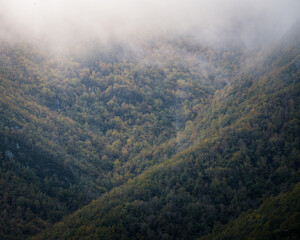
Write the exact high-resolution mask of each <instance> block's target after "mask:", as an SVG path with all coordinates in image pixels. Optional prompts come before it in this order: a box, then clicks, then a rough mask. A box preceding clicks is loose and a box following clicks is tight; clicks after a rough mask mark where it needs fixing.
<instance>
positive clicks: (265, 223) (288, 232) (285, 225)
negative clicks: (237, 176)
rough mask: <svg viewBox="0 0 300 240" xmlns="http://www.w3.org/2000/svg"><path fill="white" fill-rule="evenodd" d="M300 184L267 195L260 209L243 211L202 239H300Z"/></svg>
mask: <svg viewBox="0 0 300 240" xmlns="http://www.w3.org/2000/svg"><path fill="white" fill-rule="evenodd" d="M299 199H300V184H299V183H298V184H296V186H295V187H294V188H293V190H292V191H290V192H287V193H280V194H279V195H278V196H276V197H270V198H267V199H266V200H265V201H264V202H263V203H262V205H261V206H260V207H259V208H258V209H256V210H249V211H248V212H246V213H244V214H241V216H239V217H238V218H237V219H236V220H234V221H232V222H230V223H229V224H228V225H226V226H225V228H224V229H222V227H221V226H218V228H219V229H218V228H215V229H214V231H213V233H212V234H209V235H208V236H205V237H203V238H201V240H210V239H257V240H259V239H291V240H292V239H299V236H300V230H299V229H300V226H299V224H300V201H299Z"/></svg>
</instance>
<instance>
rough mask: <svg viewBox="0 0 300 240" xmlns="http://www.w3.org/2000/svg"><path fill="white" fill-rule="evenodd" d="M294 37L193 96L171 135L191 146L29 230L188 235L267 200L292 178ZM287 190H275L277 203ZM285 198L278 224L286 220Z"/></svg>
mask: <svg viewBox="0 0 300 240" xmlns="http://www.w3.org/2000/svg"><path fill="white" fill-rule="evenodd" d="M299 44H300V41H299V35H296V37H294V36H293V38H292V39H289V41H286V42H283V43H281V44H279V45H277V46H275V47H274V48H272V49H269V50H268V51H261V52H259V53H257V54H256V56H255V57H251V58H249V59H250V62H251V61H256V62H254V63H253V62H252V63H251V64H250V65H246V66H244V71H243V72H242V73H237V74H236V75H235V76H233V77H232V81H230V85H227V86H226V87H224V88H223V89H218V90H216V92H215V94H211V95H209V97H207V100H206V101H205V103H204V104H200V105H198V107H199V108H198V109H199V110H198V114H197V116H196V117H195V119H193V120H192V121H191V122H190V123H189V124H187V125H186V126H185V129H184V131H183V132H181V133H179V134H178V136H180V135H183V136H185V137H183V138H182V139H185V140H184V142H186V141H190V142H192V143H193V144H194V146H193V147H190V148H187V149H185V150H183V151H182V152H181V153H178V154H177V155H175V156H174V157H171V158H170V159H169V160H167V161H163V162H162V163H161V164H159V165H156V166H154V167H152V168H149V169H148V170H146V171H145V172H143V173H142V174H140V175H139V176H138V177H136V178H134V179H132V180H129V181H128V182H127V183H125V184H123V185H122V186H120V187H116V188H114V189H112V190H111V191H109V192H107V193H105V194H103V196H101V197H100V198H98V199H97V200H95V201H93V202H92V203H91V204H89V205H87V206H85V207H84V208H82V209H80V210H78V211H76V212H75V213H74V214H72V215H70V216H69V217H67V218H66V219H64V221H62V222H60V223H57V224H55V225H54V227H53V228H50V229H49V230H48V231H46V232H45V233H43V234H41V235H38V236H37V237H36V239H196V238H199V237H201V236H204V235H206V234H209V233H210V232H211V231H212V230H213V227H215V228H217V227H216V226H218V225H223V224H226V223H228V222H229V221H231V220H233V219H236V218H238V217H239V216H240V215H241V214H243V213H245V212H246V211H247V210H249V209H255V208H258V207H259V206H260V205H261V204H262V202H263V201H264V200H266V203H265V204H268V201H270V205H271V206H273V203H271V202H272V199H271V198H270V196H272V195H277V194H279V193H280V192H286V191H289V190H291V189H292V188H293V187H294V185H295V184H296V183H297V182H299V181H300V175H299V166H300V161H299V160H300V152H299V149H300V142H299V133H300V124H299V123H300V111H299V106H300V97H299V96H300V82H299V80H300V67H299V59H300V45H299ZM255 63H256V64H255ZM178 136H177V138H178ZM297 189H298V187H297V188H296V190H295V191H297ZM279 198H281V197H280V196H279ZM295 198H297V197H294V195H293V193H291V194H286V195H284V197H282V198H281V199H282V201H286V203H283V204H282V206H285V204H286V205H287V206H290V205H291V203H290V202H289V201H295ZM268 199H269V200H268ZM262 206H266V205H262ZM295 207H296V208H295V209H294V210H291V211H286V212H285V214H286V215H283V216H282V219H281V220H280V221H281V222H282V223H289V220H288V219H286V218H290V217H293V214H294V211H298V210H297V206H295ZM262 208H263V207H262ZM257 211H263V210H261V209H259V210H257ZM295 214H296V213H295ZM243 216H244V215H241V218H240V219H243ZM267 216H268V215H267ZM295 217H297V214H296V215H295ZM238 221H239V220H236V222H234V224H238ZM289 227H290V228H288V229H291V230H292V229H294V227H293V226H292V225H290V226H289ZM295 228H297V225H296V226H295ZM271 230H272V229H271ZM273 230H274V231H276V230H275V229H273ZM273 230H272V231H273ZM277 230H280V229H277ZM298 230H299V229H297V231H298ZM292 231H294V230H292ZM290 236H291V237H292V236H293V235H290Z"/></svg>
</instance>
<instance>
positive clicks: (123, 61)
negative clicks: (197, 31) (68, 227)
mask: <svg viewBox="0 0 300 240" xmlns="http://www.w3.org/2000/svg"><path fill="white" fill-rule="evenodd" d="M242 60H243V56H242V53H241V50H240V49H239V48H237V49H236V50H235V51H232V50H230V51H229V50H228V49H213V48H209V47H205V46H201V45H200V44H199V43H197V42H195V41H193V40H191V39H175V40H174V39H173V40H172V41H171V40H166V39H162V41H160V42H159V43H151V42H149V43H146V44H145V46H143V48H142V49H140V50H139V51H133V50H132V49H131V48H129V47H126V46H113V45H112V47H111V48H109V49H103V48H101V47H99V48H95V50H94V51H93V52H88V53H87V54H86V55H84V56H51V55H49V54H47V53H45V52H44V51H42V50H40V49H36V48H34V47H31V46H27V45H20V44H19V45H13V46H11V45H9V44H4V43H2V44H1V45H0V63H1V64H0V92H1V97H0V116H1V117H0V151H1V154H0V159H1V165H0V166H1V168H0V170H1V171H0V172H1V175H0V186H1V188H0V197H1V198H0V203H1V204H0V214H1V216H2V217H1V220H0V226H1V227H0V229H1V230H0V238H4V239H23V238H26V237H27V236H31V235H34V234H36V233H38V232H40V231H41V230H42V229H44V228H46V227H47V226H49V225H51V224H53V223H55V222H57V221H59V220H61V219H62V217H64V216H66V215H68V214H70V213H71V212H73V211H75V210H76V209H78V208H80V207H82V206H84V205H85V204H87V203H89V202H90V201H91V200H92V199H95V198H97V197H99V196H100V195H101V194H103V193H105V192H107V191H109V190H110V189H112V188H114V187H115V186H119V185H121V184H123V183H125V182H127V181H128V179H131V178H133V177H135V176H137V175H138V174H140V173H142V172H143V171H144V170H145V169H148V168H150V167H152V166H154V165H156V164H158V163H159V162H163V161H164V160H166V159H168V158H169V157H171V156H173V155H175V154H176V153H178V152H180V151H182V150H183V149H185V148H186V147H187V146H189V145H191V144H192V141H190V139H189V135H190V133H189V131H191V129H192V128H191V127H192V125H193V124H192V122H193V120H194V119H195V118H196V116H197V115H198V114H199V111H200V107H201V106H203V105H204V104H207V103H208V101H209V99H210V98H211V97H212V96H213V94H214V93H215V91H216V89H221V88H223V87H224V86H226V84H227V82H228V81H229V79H230V76H231V75H234V74H236V73H237V72H238V71H239V68H240V64H241V62H242ZM185 129H188V130H185ZM184 131H185V132H186V133H183V132H184Z"/></svg>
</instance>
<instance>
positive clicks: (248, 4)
mask: <svg viewBox="0 0 300 240" xmlns="http://www.w3.org/2000/svg"><path fill="white" fill-rule="evenodd" d="M299 9H300V1H298V0H264V1H262V0H249V1H243V0H173V1H171V0H163V1H162V0H126V1H125V0H109V1H104V0H98V1H97V0H27V1H21V0H0V38H1V39H2V40H6V41H10V42H16V41H29V42H33V43H39V42H43V43H47V44H50V45H53V46H63V47H66V46H71V45H74V44H75V45H76V44H78V43H89V42H93V41H101V42H109V41H111V40H112V39H116V40H118V41H129V40H131V39H136V38H147V39H149V38H153V37H156V36H159V35H170V34H178V35H180V34H192V35H195V36H197V37H199V38H201V39H205V40H208V41H213V40H216V39H217V40H222V39H223V38H224V39H225V38H228V37H238V38H241V39H242V40H243V41H244V42H245V43H246V44H249V45H251V44H253V43H255V42H263V41H265V42H267V41H271V40H273V39H276V38H278V37H280V36H281V35H282V34H283V33H284V32H286V31H287V30H288V28H289V27H290V26H291V25H292V24H293V22H295V20H296V19H297V17H298V10H299Z"/></svg>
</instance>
